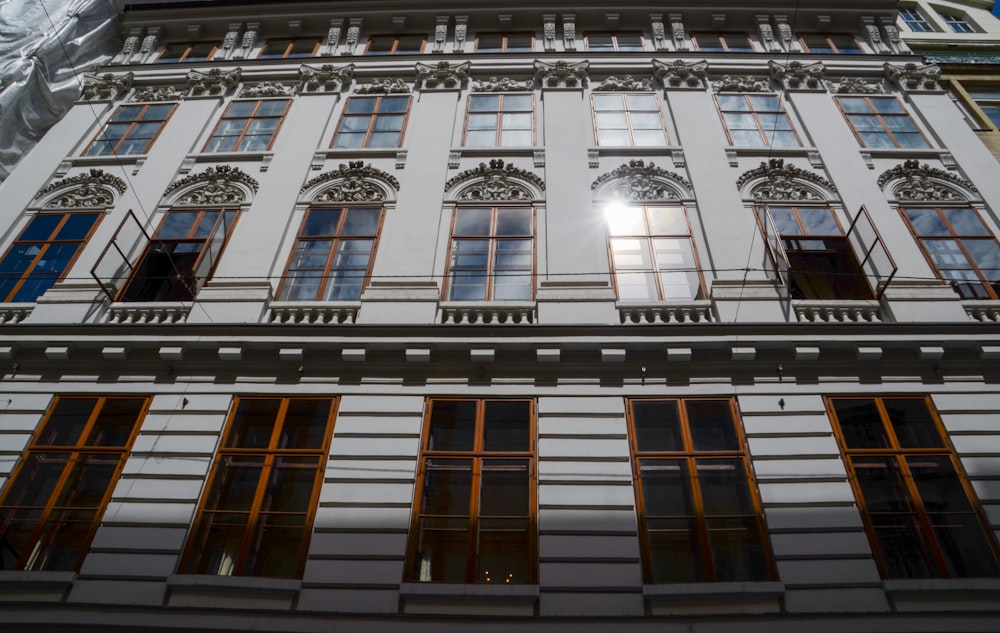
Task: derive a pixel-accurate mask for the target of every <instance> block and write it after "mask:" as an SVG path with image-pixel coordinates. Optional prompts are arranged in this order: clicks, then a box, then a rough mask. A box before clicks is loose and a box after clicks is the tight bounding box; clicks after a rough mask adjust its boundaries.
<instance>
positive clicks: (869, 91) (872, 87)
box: [826, 77, 885, 95]
mask: <svg viewBox="0 0 1000 633" xmlns="http://www.w3.org/2000/svg"><path fill="white" fill-rule="evenodd" d="M826 87H827V88H829V90H830V91H831V92H833V93H835V94H841V95H843V94H855V95H875V94H883V93H884V92H885V84H884V83H883V81H882V80H881V79H862V78H861V77H843V78H842V79H840V80H839V81H836V80H830V81H827V82H826Z"/></svg>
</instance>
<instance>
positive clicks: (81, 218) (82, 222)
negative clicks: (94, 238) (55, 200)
mask: <svg viewBox="0 0 1000 633" xmlns="http://www.w3.org/2000/svg"><path fill="white" fill-rule="evenodd" d="M96 221H97V214H96V213H74V214H72V215H71V216H69V218H68V219H67V220H66V224H63V227H62V228H61V229H60V230H59V234H58V235H56V239H57V240H82V239H83V238H85V237H87V233H89V232H90V227H92V226H94V222H96Z"/></svg>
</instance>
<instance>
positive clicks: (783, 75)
mask: <svg viewBox="0 0 1000 633" xmlns="http://www.w3.org/2000/svg"><path fill="white" fill-rule="evenodd" d="M767 65H768V68H770V69H771V78H772V79H774V80H775V81H777V82H778V83H780V84H781V85H782V86H783V87H784V88H785V90H798V91H800V92H825V91H826V86H825V85H824V84H823V74H824V73H825V72H826V68H825V67H824V66H823V62H813V63H811V64H803V63H802V62H800V61H797V60H796V61H790V62H788V63H787V64H779V63H778V62H776V61H774V60H773V59H772V60H771V61H769V62H768V63H767Z"/></svg>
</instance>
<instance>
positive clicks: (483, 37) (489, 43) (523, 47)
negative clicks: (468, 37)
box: [476, 33, 535, 53]
mask: <svg viewBox="0 0 1000 633" xmlns="http://www.w3.org/2000/svg"><path fill="white" fill-rule="evenodd" d="M534 49H535V35H534V34H533V33H480V34H479V35H477V36H476V52H477V53H530V52H531V51H533V50H534Z"/></svg>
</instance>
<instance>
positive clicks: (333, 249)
mask: <svg viewBox="0 0 1000 633" xmlns="http://www.w3.org/2000/svg"><path fill="white" fill-rule="evenodd" d="M332 209H340V211H341V216H340V219H339V220H338V221H337V228H336V232H335V233H334V234H331V235H305V236H304V235H303V234H302V231H303V230H305V228H306V226H307V223H308V221H309V215H310V214H311V213H312V212H314V211H329V210H332ZM352 209H378V211H379V217H378V224H377V225H376V227H375V233H374V235H370V236H369V235H343V234H342V231H343V228H344V224H345V223H346V222H347V216H348V212H349V211H350V210H352ZM385 215H386V210H385V207H372V206H363V205H353V206H352V205H347V206H342V207H330V206H314V207H309V208H308V209H306V212H305V213H304V214H303V216H302V222H301V223H299V229H298V232H297V233H296V237H295V243H294V244H293V245H292V252H291V253H289V255H288V262H287V263H286V264H285V274H284V277H283V278H282V281H281V286H280V287H279V288H278V297H279V299H278V300H279V301H359V300H360V297H359V298H356V299H324V298H323V297H324V296H325V295H326V294H327V288H328V287H329V286H330V285H331V283H333V280H332V277H331V272H332V271H331V267H332V266H333V264H334V261H335V258H336V256H337V254H338V251H337V249H338V247H339V245H340V244H341V242H345V241H352V240H365V239H370V240H371V241H372V246H371V250H370V251H369V253H368V265H367V266H366V268H365V274H364V278H363V280H362V282H361V290H360V293H364V291H365V288H367V287H368V282H369V281H371V274H372V267H373V266H374V264H375V254H376V253H377V252H378V241H379V237H380V236H381V234H382V225H383V223H384V222H385ZM326 240H329V241H330V242H331V245H330V251H329V253H328V254H327V256H326V263H325V264H324V266H323V271H322V275H321V276H320V277H319V279H320V280H321V281H320V284H319V287H318V288H317V289H316V294H315V296H314V297H313V298H312V299H291V298H288V297H286V296H285V293H286V292H287V291H288V290H289V288H291V287H293V286H292V282H291V279H292V269H291V266H292V263H293V262H294V260H295V254H296V249H297V247H298V245H299V244H300V243H302V242H318V241H326ZM314 270H318V269H314ZM355 270H357V269H355Z"/></svg>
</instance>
